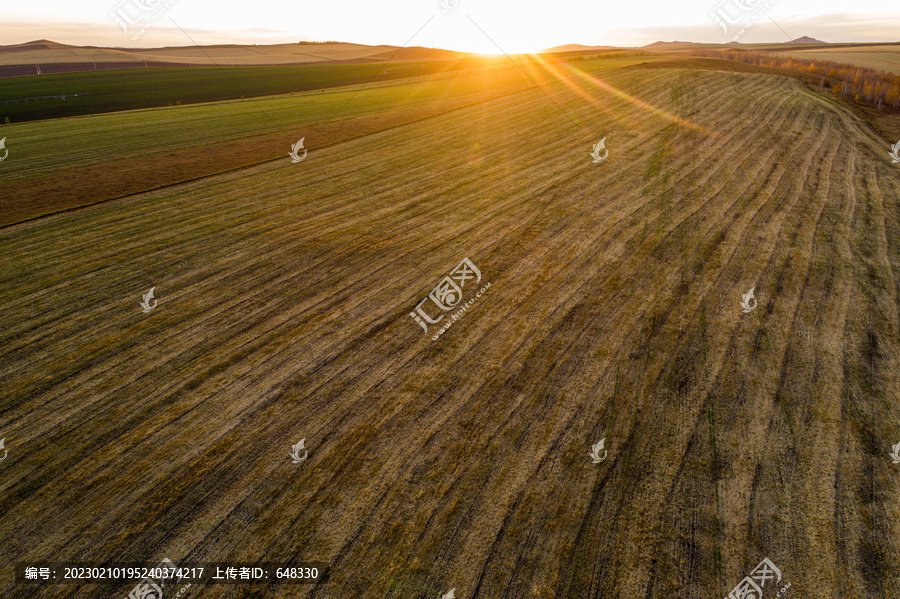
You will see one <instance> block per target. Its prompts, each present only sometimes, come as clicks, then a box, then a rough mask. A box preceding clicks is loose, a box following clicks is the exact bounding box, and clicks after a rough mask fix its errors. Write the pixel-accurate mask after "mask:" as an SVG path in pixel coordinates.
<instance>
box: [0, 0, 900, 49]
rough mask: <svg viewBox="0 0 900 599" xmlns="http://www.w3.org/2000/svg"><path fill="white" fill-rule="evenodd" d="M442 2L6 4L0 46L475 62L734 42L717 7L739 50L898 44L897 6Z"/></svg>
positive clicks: (894, 0)
mask: <svg viewBox="0 0 900 599" xmlns="http://www.w3.org/2000/svg"><path fill="white" fill-rule="evenodd" d="M444 1H445V2H447V3H448V4H449V5H451V6H452V5H453V4H454V3H456V4H458V5H457V6H456V7H455V8H454V9H453V10H451V11H450V12H448V13H444V12H442V11H441V10H440V6H439V0H392V1H387V2H378V1H373V0H324V1H323V0H316V1H312V0H252V1H248V0H215V1H213V0H78V1H77V2H73V1H71V0H39V1H32V2H13V1H12V0H2V5H0V45H3V44H15V43H21V42H25V41H30V40H34V39H41V38H46V39H50V40H53V41H56V42H61V43H69V44H77V45H109V46H125V47H156V46H173V45H179V46H180V45H191V44H192V42H191V40H192V39H193V40H194V42H196V43H198V44H211V43H229V42H231V43H279V42H296V41H299V40H314V41H324V40H338V41H345V42H356V43H362V44H391V45H404V44H407V45H411V46H427V47H440V48H448V49H452V50H464V51H472V52H498V51H499V50H498V46H499V47H500V48H502V49H503V50H504V51H506V52H510V53H512V52H527V51H533V50H537V49H541V48H548V47H551V46H557V45H562V44H570V43H578V44H585V45H618V46H640V45H644V44H647V43H650V42H654V41H657V40H664V41H672V40H682V41H700V42H728V41H730V39H731V37H732V36H734V35H735V34H737V33H738V31H739V30H740V24H734V25H728V33H727V34H726V33H725V32H723V30H722V29H721V27H720V26H719V25H717V24H716V23H715V22H714V21H713V19H712V17H710V13H712V12H713V11H714V10H715V9H717V8H719V10H720V13H719V14H725V15H729V16H730V17H731V19H732V20H736V21H739V22H746V21H749V20H751V19H752V18H753V17H754V16H756V18H757V21H756V22H755V23H754V24H753V25H752V26H751V27H750V28H749V29H747V30H746V31H745V32H744V33H743V34H742V35H741V37H740V41H741V42H780V41H786V40H787V39H788V38H787V37H786V35H787V36H789V37H791V38H795V37H800V36H802V35H808V36H811V37H815V38H818V39H821V40H824V41H828V42H843V41H898V40H900V0H855V1H854V2H847V1H846V0H677V1H676V0H670V1H662V0H631V1H629V0H624V1H623V0H544V1H541V2H536V1H533V0H530V1H523V0H518V1H515V0H444ZM723 2H724V3H723ZM141 3H143V4H144V7H143V8H146V7H147V6H149V7H150V9H149V10H143V9H142V7H141ZM166 5H169V7H168V9H166ZM116 8H119V9H120V10H121V11H124V13H125V14H128V15H130V16H132V17H133V18H137V17H138V16H141V15H143V18H150V17H151V16H152V15H154V14H157V13H162V14H161V16H160V17H158V20H157V21H156V22H155V24H154V25H153V26H152V27H151V28H150V29H148V30H147V31H146V32H145V33H144V34H143V35H142V36H141V37H140V38H139V39H138V40H137V41H132V39H131V37H132V34H133V33H134V32H135V31H136V30H137V29H138V26H135V25H132V26H131V29H130V30H129V33H125V32H124V31H123V30H122V29H121V28H120V26H119V25H117V24H116V23H115V22H114V21H113V19H112V18H111V17H110V16H109V15H110V13H111V12H113V11H114V10H115V9H116ZM429 19H430V20H429ZM770 19H771V20H770ZM773 21H774V22H775V23H777V26H776V24H775V23H773ZM175 23H177V25H178V26H180V27H181V28H182V29H183V30H184V33H183V32H182V31H180V30H179V29H178V28H177V27H176V25H175ZM423 25H424V27H423ZM479 27H480V28H481V30H480V29H479ZM779 27H780V28H781V29H783V30H784V32H782V31H781V30H779ZM482 30H483V31H482ZM491 40H493V41H491Z"/></svg>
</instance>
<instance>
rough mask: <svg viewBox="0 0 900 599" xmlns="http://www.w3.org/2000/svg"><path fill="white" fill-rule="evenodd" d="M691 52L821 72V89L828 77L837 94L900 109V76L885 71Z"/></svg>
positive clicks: (740, 53)
mask: <svg viewBox="0 0 900 599" xmlns="http://www.w3.org/2000/svg"><path fill="white" fill-rule="evenodd" d="M691 55H693V56H703V57H706V58H721V59H724V60H733V61H736V62H743V63H746V64H752V65H757V66H761V67H774V68H778V69H791V70H794V71H802V72H805V73H810V74H813V75H819V76H820V77H822V80H821V82H820V84H819V87H820V89H823V88H824V87H825V80H826V78H827V79H828V83H829V84H830V85H832V90H831V91H832V92H833V93H835V94H838V95H841V96H844V97H846V96H852V97H853V99H854V100H856V101H857V102H868V103H869V104H873V105H874V106H875V107H876V108H878V110H882V109H883V108H884V106H885V105H887V106H892V107H894V108H900V75H895V74H893V73H888V72H886V71H876V70H875V69H869V68H866V67H857V66H854V65H851V64H845V63H838V62H833V61H830V60H815V59H809V58H793V57H787V56H778V55H773V54H767V53H763V52H750V51H747V50H693V51H692V52H691Z"/></svg>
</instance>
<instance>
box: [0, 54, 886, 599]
mask: <svg viewBox="0 0 900 599" xmlns="http://www.w3.org/2000/svg"><path fill="white" fill-rule="evenodd" d="M558 70H559V71H561V72H564V73H567V74H569V71H567V70H566V67H565V66H560V67H558ZM604 79H605V80H606V81H607V82H609V83H610V84H612V85H613V86H615V87H616V88H618V89H621V90H623V91H624V92H625V93H626V94H628V95H631V96H633V97H637V98H640V100H642V101H643V102H646V103H648V104H650V105H652V106H656V107H659V108H660V109H663V110H665V111H667V112H668V113H671V114H672V115H674V116H677V117H679V118H681V119H684V120H686V121H689V122H690V123H693V124H694V125H696V127H695V128H691V127H686V126H681V125H678V124H676V123H675V122H674V121H673V120H671V119H666V118H663V117H661V116H659V113H654V112H651V111H649V110H646V109H643V108H641V106H640V105H638V104H637V103H633V102H629V101H628V100H627V99H625V98H624V97H623V96H621V95H615V94H612V93H609V92H607V91H603V89H602V88H601V87H589V86H588V84H587V83H586V82H585V81H584V80H581V79H578V78H575V77H573V79H572V80H573V81H575V82H577V83H578V84H579V85H581V86H582V87H583V89H584V90H585V91H586V92H587V93H588V94H589V95H590V97H592V98H593V99H594V100H595V101H596V102H597V106H591V105H590V104H589V103H588V102H587V101H586V100H585V99H584V98H583V97H580V96H578V95H576V94H574V93H573V92H571V91H569V90H568V88H562V89H559V88H557V89H556V91H554V92H553V93H554V99H556V100H557V101H558V102H560V103H563V105H564V106H565V108H566V111H567V112H566V113H565V114H564V113H562V112H560V111H559V110H558V109H557V108H556V107H555V106H554V105H553V103H551V102H550V101H549V100H548V98H547V97H546V96H545V95H543V94H542V93H540V92H536V91H535V92H530V93H527V94H524V95H523V94H517V95H515V96H511V97H506V98H499V99H496V100H493V101H491V102H488V103H482V104H479V105H478V106H474V107H471V108H468V109H462V110H457V111H454V112H451V113H448V114H444V115H441V116H438V117H435V118H431V119H426V120H425V121H420V122H418V123H415V124H412V125H409V126H403V127H399V128H394V129H391V130H389V131H384V132H381V133H374V134H372V135H369V136H366V137H363V138H359V139H355V140H352V141H349V142H346V143H340V144H337V145H335V146H331V147H329V148H326V149H323V150H322V151H320V152H317V153H311V154H310V156H309V158H308V159H307V160H306V161H304V162H303V163H301V164H299V165H293V164H291V163H290V161H289V160H288V159H287V158H285V160H284V161H283V162H277V163H269V164H266V165H262V166H258V167H254V168H252V169H245V170H242V171H238V172H234V173H229V174H226V175H222V176H219V177H214V178H210V179H206V180H203V181H199V182H196V183H191V184H186V185H182V186H178V187H171V188H167V189H165V190H160V191H156V192H152V193H149V194H144V195H141V196H134V197H130V198H127V199H124V200H117V201H114V202H109V203H105V204H101V205H98V206H95V207H93V208H90V209H88V210H82V211H78V212H73V213H69V214H62V215H58V216H54V217H49V218H46V219H41V220H39V221H34V222H31V223H25V224H22V225H16V226H13V227H9V228H6V229H3V230H0V251H2V253H3V254H4V255H7V256H11V257H12V258H13V259H12V260H7V261H4V263H3V264H2V265H0V289H2V292H0V294H2V298H0V299H2V303H3V306H4V311H3V312H2V315H0V325H2V326H0V330H2V333H0V378H2V380H3V381H4V393H3V394H2V398H3V399H2V402H3V404H2V406H3V409H2V417H0V437H3V436H5V437H6V439H7V442H6V447H7V449H8V450H9V451H10V457H9V459H8V460H7V461H6V462H4V463H3V464H2V471H3V476H2V479H0V513H4V514H5V516H4V517H3V519H2V524H0V546H2V547H4V548H5V549H6V551H7V552H8V553H9V555H12V556H16V558H17V559H20V560H23V561H24V560H28V559H33V560H38V559H48V556H52V558H53V559H59V560H63V559H72V560H75V559H81V560H92V561H101V560H104V559H112V558H115V559H121V560H124V559H130V560H140V561H146V562H148V563H150V562H153V563H157V562H158V561H159V560H160V559H161V558H162V557H165V556H168V557H170V558H171V559H172V560H173V561H175V562H179V561H188V560H195V561H205V560H217V559H219V560H223V559H232V560H244V561H252V560H258V559H262V558H263V556H264V558H265V559H266V560H267V561H287V560H290V559H294V560H298V561H301V560H304V559H305V560H321V561H327V562H329V563H330V564H331V567H330V571H329V575H328V579H327V581H326V582H325V583H324V584H322V585H320V586H319V587H318V588H315V589H308V590H309V594H308V595H306V596H307V597H317V598H320V597H324V596H325V595H326V594H327V595H328V596H330V597H387V596H389V595H390V593H392V589H395V592H394V595H393V596H403V597H421V596H423V594H422V593H420V594H416V593H415V592H412V591H397V590H396V589H397V587H398V585H400V584H401V583H405V584H407V585H410V586H411V587H414V586H416V585H418V586H420V587H426V586H427V587H428V588H432V589H438V590H439V592H445V591H446V590H448V589H449V588H451V587H455V588H456V596H457V597H460V598H471V597H485V598H487V597H490V598H500V597H508V598H518V597H555V598H563V597H571V598H576V597H577V598H585V597H591V598H598V599H599V598H604V599H607V598H615V597H621V598H623V599H624V598H633V597H648V598H653V599H656V598H659V599H671V598H673V597H683V598H685V599H694V598H700V597H704V598H708V597H724V596H725V595H726V594H727V593H728V591H730V590H731V589H732V588H733V587H734V586H735V585H736V584H737V583H738V582H739V581H740V580H741V579H742V578H743V577H744V576H746V575H747V574H749V572H750V570H751V569H752V568H753V567H754V566H755V565H756V564H757V563H759V562H760V561H761V560H762V558H763V557H766V556H768V558H769V559H771V560H772V561H773V562H774V563H775V564H777V566H778V567H779V568H780V569H781V572H782V573H783V575H784V579H785V580H786V581H789V582H790V583H791V585H792V587H791V591H790V594H789V595H788V597H823V598H825V597H827V598H835V599H837V598H841V599H850V598H869V597H872V598H874V597H885V598H892V597H897V596H900V565H898V562H897V560H896V559H895V556H896V555H898V552H900V518H898V516H900V467H898V466H896V465H892V463H891V460H890V457H889V456H888V451H889V449H890V446H891V445H893V444H894V443H897V442H898V441H900V405H898V403H897V401H896V399H897V397H898V381H897V377H896V375H895V373H896V371H897V367H898V363H897V361H898V359H900V352H898V350H900V339H898V332H900V317H898V300H900V295H898V289H900V246H898V244H900V227H898V216H900V205H898V198H900V171H898V169H897V168H896V167H892V165H891V164H890V160H889V159H888V158H887V156H886V153H887V151H886V149H885V148H884V147H883V146H884V144H883V142H882V141H881V140H879V139H877V138H876V137H875V135H874V134H872V133H871V132H870V130H869V129H868V128H867V127H866V126H865V125H864V124H863V123H862V122H861V121H860V120H859V119H858V118H856V117H855V116H853V115H852V114H850V113H849V112H847V111H846V110H844V109H842V108H840V107H838V106H835V105H834V104H833V103H831V102H828V101H824V100H821V99H819V98H818V97H817V96H815V95H814V94H812V93H811V92H809V91H808V90H806V89H805V88H803V87H802V86H801V85H800V84H799V83H797V82H796V81H793V80H790V79H786V78H782V77H777V76H772V75H763V74H741V73H721V72H718V73H706V72H702V71H678V70H672V69H664V70H658V71H654V70H646V71H631V72H623V73H619V74H615V75H609V76H606V75H604ZM701 129H705V130H707V131H708V133H704V132H702V131H701ZM601 137H606V138H607V144H606V145H607V148H608V149H609V152H610V154H609V158H608V159H607V160H605V161H604V162H603V163H601V164H593V163H592V162H591V159H590V157H589V155H588V152H589V151H590V149H591V144H592V143H595V142H596V141H598V140H599V139H600V138H601ZM465 257H468V258H470V259H471V260H472V262H473V263H474V264H476V265H477V267H478V268H479V269H480V270H481V273H482V275H483V279H482V281H483V282H488V281H489V282H490V283H491V288H490V290H489V291H488V292H487V293H486V294H485V295H484V296H483V297H481V298H480V299H479V300H478V301H477V302H476V303H475V304H474V306H473V307H472V308H470V309H469V311H468V313H467V314H466V315H465V316H464V317H463V318H462V319H461V320H459V321H458V322H456V323H454V325H453V326H452V327H451V328H450V329H449V330H448V331H447V332H446V333H445V334H444V335H443V336H442V337H441V338H440V339H439V340H438V341H435V342H432V341H431V339H430V338H429V337H427V336H426V335H425V334H423V331H422V329H421V328H420V327H419V326H418V325H417V324H416V323H415V322H414V321H413V320H412V319H411V318H410V317H409V313H410V312H411V311H412V310H413V309H414V308H415V306H416V304H417V303H418V302H419V301H420V300H421V299H423V298H424V297H425V296H426V294H427V293H428V292H429V291H430V290H431V289H432V288H433V287H434V286H435V285H436V284H437V283H438V282H439V281H440V279H441V278H442V277H444V276H445V275H447V274H448V273H449V272H450V270H451V269H452V268H453V267H454V266H456V265H457V264H458V263H459V262H460V260H462V259H463V258H465ZM151 286H155V287H156V296H157V298H158V300H159V305H158V307H157V308H156V309H155V310H154V311H153V312H151V313H149V314H142V313H141V311H140V309H139V307H138V301H139V300H140V296H141V294H142V293H144V292H145V291H146V290H147V289H149V288H150V287H151ZM751 287H755V290H756V296H757V297H758V299H759V303H758V307H757V308H756V309H755V310H754V311H753V312H750V313H749V314H744V313H742V311H741V307H740V305H739V302H740V300H741V295H742V294H743V293H745V292H746V291H747V290H748V289H749V288H751ZM464 293H465V294H466V295H465V296H464V299H469V288H468V287H466V288H465V289H464ZM303 437H305V438H306V441H307V447H308V448H309V458H308V459H307V460H306V461H305V462H304V463H302V464H301V465H292V464H291V460H290V458H289V456H288V453H289V449H290V446H291V445H293V444H294V443H296V442H297V441H298V440H299V439H300V438H303ZM602 437H606V439H607V448H608V449H609V457H608V458H607V459H606V461H604V462H602V463H601V464H599V465H595V464H592V463H591V460H590V458H589V457H588V451H589V450H590V447H591V445H593V444H594V443H595V442H597V441H598V440H599V439H600V438H602ZM2 580H3V581H4V582H5V581H8V580H9V578H8V576H7V575H6V574H4V576H3V578H2ZM76 588H77V587H61V588H60V589H58V590H56V591H52V590H50V589H45V590H44V591H42V592H38V591H37V590H35V591H30V590H27V589H26V590H24V591H21V590H16V591H13V590H12V589H11V588H10V586H9V585H8V584H7V585H6V586H5V587H3V588H2V589H0V595H2V596H7V595H9V594H10V593H14V596H16V597H23V598H31V597H42V598H43V597H74V596H78V597H92V598H93V597H106V596H110V597H119V596H124V595H125V594H127V590H128V586H127V585H122V586H118V587H116V588H115V589H114V590H113V589H110V588H108V587H103V588H100V589H99V590H96V591H94V590H88V589H85V590H83V591H81V594H78V593H73V591H74V589H76ZM298 588H299V589H302V590H304V591H306V590H307V587H291V586H280V587H270V588H268V589H266V590H265V591H264V592H263V591H260V592H259V593H258V594H251V593H250V592H249V591H245V590H243V589H242V588H240V587H228V586H209V587H206V588H203V589H202V590H201V591H200V592H199V593H198V594H197V595H196V596H200V594H202V596H203V597H204V599H206V598H218V597H266V598H268V597H278V598H287V597H297V596H304V595H302V593H301V594H298V593H297V589H298ZM427 596H428V597H432V595H431V594H429V595H427Z"/></svg>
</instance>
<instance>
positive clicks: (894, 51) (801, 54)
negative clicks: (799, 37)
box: [779, 44, 900, 75]
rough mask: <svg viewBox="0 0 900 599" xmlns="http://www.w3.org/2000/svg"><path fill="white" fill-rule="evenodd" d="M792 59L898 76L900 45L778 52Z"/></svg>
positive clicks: (899, 69)
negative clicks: (812, 60) (832, 63)
mask: <svg viewBox="0 0 900 599" xmlns="http://www.w3.org/2000/svg"><path fill="white" fill-rule="evenodd" d="M779 54H783V55H785V56H792V57H794V58H807V59H814V60H831V61H834V62H839V63H846V64H852V65H854V66H857V67H866V68H868V69H876V70H879V71H887V72H889V73H895V74H898V75H900V45H894V44H892V45H881V46H856V47H853V46H851V47H839V48H810V49H809V50H803V51H796V52H779Z"/></svg>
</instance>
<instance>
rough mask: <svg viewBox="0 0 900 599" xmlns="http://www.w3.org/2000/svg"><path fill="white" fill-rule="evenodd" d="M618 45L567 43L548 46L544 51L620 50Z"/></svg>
mask: <svg viewBox="0 0 900 599" xmlns="http://www.w3.org/2000/svg"><path fill="white" fill-rule="evenodd" d="M618 49H619V47H618V46H584V45H582V44H566V45H565V46H555V47H553V48H547V49H546V50H542V52H548V53H549V52H582V51H586V52H592V51H594V50H618Z"/></svg>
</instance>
